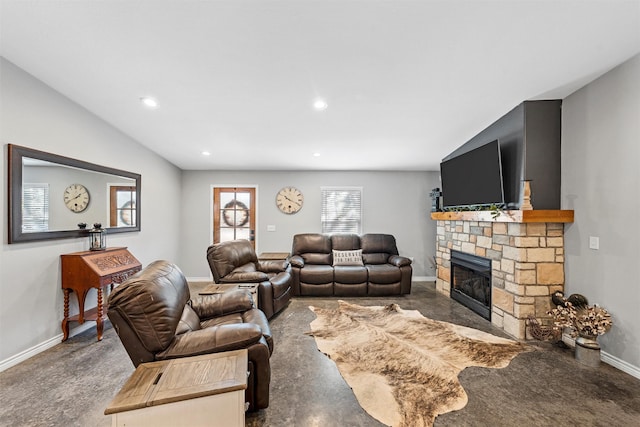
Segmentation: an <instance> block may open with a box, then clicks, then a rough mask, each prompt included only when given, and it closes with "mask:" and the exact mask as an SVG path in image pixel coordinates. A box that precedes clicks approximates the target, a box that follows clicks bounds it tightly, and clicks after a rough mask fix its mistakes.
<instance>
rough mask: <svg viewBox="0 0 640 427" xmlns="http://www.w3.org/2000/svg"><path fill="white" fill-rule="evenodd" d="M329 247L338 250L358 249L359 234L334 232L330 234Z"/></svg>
mask: <svg viewBox="0 0 640 427" xmlns="http://www.w3.org/2000/svg"><path fill="white" fill-rule="evenodd" d="M331 249H335V250H338V251H350V250H352V249H360V236H358V235H357V234H334V235H332V236H331Z"/></svg>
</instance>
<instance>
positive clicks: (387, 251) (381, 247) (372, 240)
mask: <svg viewBox="0 0 640 427" xmlns="http://www.w3.org/2000/svg"><path fill="white" fill-rule="evenodd" d="M360 244H361V245H362V261H363V262H364V263H365V264H385V263H387V261H388V260H389V256H391V255H398V248H397V247H396V238H395V237H393V236H392V235H391V234H365V235H363V236H360Z"/></svg>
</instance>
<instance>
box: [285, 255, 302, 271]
mask: <svg viewBox="0 0 640 427" xmlns="http://www.w3.org/2000/svg"><path fill="white" fill-rule="evenodd" d="M289 263H291V265H292V266H294V267H298V268H302V267H304V259H303V258H302V257H301V256H300V255H294V256H292V257H291V258H289Z"/></svg>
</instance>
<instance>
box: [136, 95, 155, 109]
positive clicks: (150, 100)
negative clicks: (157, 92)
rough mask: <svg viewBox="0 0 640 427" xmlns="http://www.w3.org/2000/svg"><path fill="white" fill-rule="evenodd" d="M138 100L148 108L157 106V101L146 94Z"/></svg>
mask: <svg viewBox="0 0 640 427" xmlns="http://www.w3.org/2000/svg"><path fill="white" fill-rule="evenodd" d="M140 102H142V103H143V104H144V105H145V106H147V107H149V108H158V101H156V100H155V99H153V98H150V97H148V96H143V97H142V98H140Z"/></svg>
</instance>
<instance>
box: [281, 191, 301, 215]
mask: <svg viewBox="0 0 640 427" xmlns="http://www.w3.org/2000/svg"><path fill="white" fill-rule="evenodd" d="M303 201H304V197H302V192H301V191H300V190H298V189H297V188H295V187H285V188H283V189H282V190H280V191H278V195H277V196H276V205H277V206H278V209H280V210H281V211H282V212H284V213H286V214H294V213H296V212H298V211H299V210H300V209H302V202H303Z"/></svg>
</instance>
